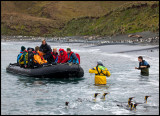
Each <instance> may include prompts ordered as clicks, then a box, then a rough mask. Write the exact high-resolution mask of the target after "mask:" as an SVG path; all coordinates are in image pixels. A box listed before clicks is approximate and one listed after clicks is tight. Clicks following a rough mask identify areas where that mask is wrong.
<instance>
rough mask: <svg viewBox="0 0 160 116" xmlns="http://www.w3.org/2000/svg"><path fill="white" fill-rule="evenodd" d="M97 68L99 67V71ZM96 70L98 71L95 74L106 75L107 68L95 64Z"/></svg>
mask: <svg viewBox="0 0 160 116" xmlns="http://www.w3.org/2000/svg"><path fill="white" fill-rule="evenodd" d="M99 69H100V71H99ZM96 70H97V72H98V74H97V75H104V76H108V69H107V68H106V67H104V66H101V65H99V66H96Z"/></svg>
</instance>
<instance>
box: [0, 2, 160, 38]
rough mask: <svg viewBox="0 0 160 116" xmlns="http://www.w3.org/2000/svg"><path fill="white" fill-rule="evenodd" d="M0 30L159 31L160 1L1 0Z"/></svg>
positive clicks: (54, 33)
mask: <svg viewBox="0 0 160 116" xmlns="http://www.w3.org/2000/svg"><path fill="white" fill-rule="evenodd" d="M1 6H2V7H1V30H2V31H1V34H2V35H33V36H73V35H101V36H105V35H116V34H125V33H134V32H142V31H153V32H157V31H159V2H125V1H121V2H117V1H116V2H114V1H113V2H111V1H94V2H92V1H86V2H84V1H83V2H82V1H3V2H1Z"/></svg>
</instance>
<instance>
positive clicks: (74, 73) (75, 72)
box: [6, 63, 84, 78]
mask: <svg viewBox="0 0 160 116" xmlns="http://www.w3.org/2000/svg"><path fill="white" fill-rule="evenodd" d="M6 71H7V72H10V73H14V74H18V75H23V76H29V77H47V78H52V77H54V78H67V77H78V78H80V77H83V75H84V71H83V69H82V68H81V66H80V65H79V64H72V65H69V64H56V65H46V66H42V67H36V68H33V69H30V68H23V67H20V66H19V65H17V64H16V63H15V64H9V66H8V67H7V68H6Z"/></svg>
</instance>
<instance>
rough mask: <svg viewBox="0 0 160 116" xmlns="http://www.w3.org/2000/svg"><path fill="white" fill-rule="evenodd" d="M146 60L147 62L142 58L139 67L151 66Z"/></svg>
mask: <svg viewBox="0 0 160 116" xmlns="http://www.w3.org/2000/svg"><path fill="white" fill-rule="evenodd" d="M145 62H146V61H145V60H142V62H140V63H139V67H140V66H147V68H150V65H149V64H147V65H145V64H144V63H145Z"/></svg>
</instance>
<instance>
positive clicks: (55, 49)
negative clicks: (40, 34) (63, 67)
mask: <svg viewBox="0 0 160 116" xmlns="http://www.w3.org/2000/svg"><path fill="white" fill-rule="evenodd" d="M51 54H52V56H53V59H54V62H55V63H57V61H58V52H57V48H53V52H51Z"/></svg>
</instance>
